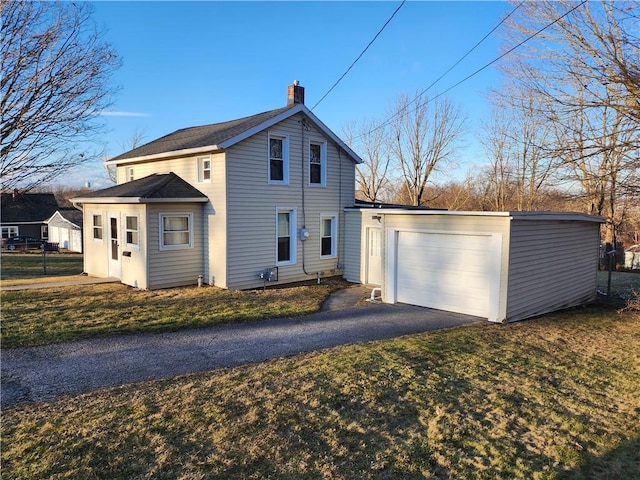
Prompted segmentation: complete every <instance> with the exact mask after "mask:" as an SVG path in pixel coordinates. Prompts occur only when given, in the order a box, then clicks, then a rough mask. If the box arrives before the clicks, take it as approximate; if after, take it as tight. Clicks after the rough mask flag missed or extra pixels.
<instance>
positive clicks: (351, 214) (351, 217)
mask: <svg viewBox="0 0 640 480" xmlns="http://www.w3.org/2000/svg"><path fill="white" fill-rule="evenodd" d="M344 218H345V228H344V253H345V254H344V279H345V280H346V281H348V282H354V283H364V277H363V271H362V268H363V261H362V257H363V256H364V253H363V248H362V214H361V212H360V211H359V210H345V213H344Z"/></svg>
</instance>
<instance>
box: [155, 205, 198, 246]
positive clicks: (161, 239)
mask: <svg viewBox="0 0 640 480" xmlns="http://www.w3.org/2000/svg"><path fill="white" fill-rule="evenodd" d="M167 217H187V218H188V222H189V223H188V225H187V227H188V229H187V230H186V231H187V232H188V234H189V242H188V243H181V244H178V245H165V243H164V234H165V231H164V219H165V218H167ZM174 231H175V232H178V231H180V232H182V231H183V230H174ZM193 243H194V242H193V213H187V212H175V213H174V212H172V213H168V212H167V213H162V212H161V213H158V247H159V249H160V250H161V251H166V250H187V249H190V248H193Z"/></svg>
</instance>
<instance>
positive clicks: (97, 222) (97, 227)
mask: <svg viewBox="0 0 640 480" xmlns="http://www.w3.org/2000/svg"><path fill="white" fill-rule="evenodd" d="M93 238H94V239H95V240H102V215H93Z"/></svg>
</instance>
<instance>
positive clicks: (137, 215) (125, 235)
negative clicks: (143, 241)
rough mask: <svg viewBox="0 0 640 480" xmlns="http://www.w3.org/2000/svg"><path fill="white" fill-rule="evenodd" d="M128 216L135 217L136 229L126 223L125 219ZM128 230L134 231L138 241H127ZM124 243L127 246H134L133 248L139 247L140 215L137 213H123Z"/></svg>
mask: <svg viewBox="0 0 640 480" xmlns="http://www.w3.org/2000/svg"><path fill="white" fill-rule="evenodd" d="M128 218H135V219H136V229H135V230H133V229H131V228H129V226H128V225H127V219H128ZM129 232H136V235H137V237H138V241H137V242H136V243H129V238H128V235H129ZM124 243H125V245H126V246H127V247H131V248H135V249H139V248H140V215H139V214H137V213H136V214H134V215H127V214H125V216H124Z"/></svg>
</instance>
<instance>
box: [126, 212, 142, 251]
mask: <svg viewBox="0 0 640 480" xmlns="http://www.w3.org/2000/svg"><path fill="white" fill-rule="evenodd" d="M124 233H125V242H126V244H127V246H134V247H137V246H139V245H140V240H139V238H140V234H139V231H138V217H137V216H135V217H134V216H126V217H125V230H124Z"/></svg>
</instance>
